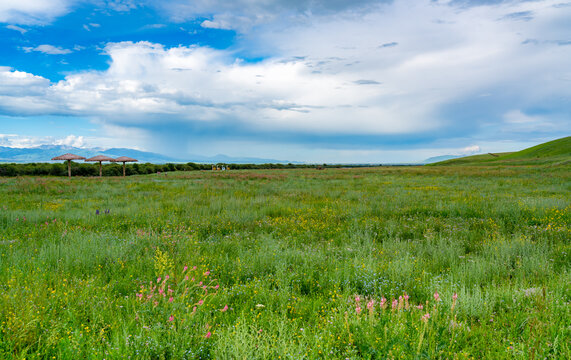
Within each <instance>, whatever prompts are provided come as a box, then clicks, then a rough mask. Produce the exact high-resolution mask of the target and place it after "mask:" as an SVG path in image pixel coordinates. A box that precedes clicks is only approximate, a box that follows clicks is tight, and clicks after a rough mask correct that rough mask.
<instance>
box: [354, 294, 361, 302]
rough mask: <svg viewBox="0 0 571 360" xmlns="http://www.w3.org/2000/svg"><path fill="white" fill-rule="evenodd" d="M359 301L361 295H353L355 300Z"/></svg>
mask: <svg viewBox="0 0 571 360" xmlns="http://www.w3.org/2000/svg"><path fill="white" fill-rule="evenodd" d="M360 301H361V297H360V296H359V295H355V302H356V303H359V302H360Z"/></svg>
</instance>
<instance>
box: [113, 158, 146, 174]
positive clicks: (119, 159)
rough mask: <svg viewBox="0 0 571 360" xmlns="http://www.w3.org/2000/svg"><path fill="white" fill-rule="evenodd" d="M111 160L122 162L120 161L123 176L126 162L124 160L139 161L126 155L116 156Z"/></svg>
mask: <svg viewBox="0 0 571 360" xmlns="http://www.w3.org/2000/svg"><path fill="white" fill-rule="evenodd" d="M111 161H113V162H122V163H123V176H125V163H126V162H135V161H139V160H137V159H133V158H130V157H128V156H120V157H118V158H117V159H113V160H111Z"/></svg>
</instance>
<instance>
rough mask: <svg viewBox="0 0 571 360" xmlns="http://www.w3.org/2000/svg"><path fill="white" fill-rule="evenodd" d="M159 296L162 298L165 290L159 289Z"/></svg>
mask: <svg viewBox="0 0 571 360" xmlns="http://www.w3.org/2000/svg"><path fill="white" fill-rule="evenodd" d="M159 294H161V295H162V296H163V297H164V296H165V290H164V289H159Z"/></svg>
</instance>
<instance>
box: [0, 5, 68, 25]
mask: <svg viewBox="0 0 571 360" xmlns="http://www.w3.org/2000/svg"><path fill="white" fill-rule="evenodd" d="M74 2H76V0H49V1H47V0H2V1H0V22H4V23H11V24H26V25H28V24H47V23H49V22H51V21H52V20H53V19H54V18H56V17H58V16H60V15H63V14H65V13H66V12H67V11H68V10H69V7H70V6H71V5H72V4H73V3H74Z"/></svg>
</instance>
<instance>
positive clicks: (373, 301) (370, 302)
mask: <svg viewBox="0 0 571 360" xmlns="http://www.w3.org/2000/svg"><path fill="white" fill-rule="evenodd" d="M374 308H375V300H374V299H371V301H369V302H368V303H367V309H369V312H373V310H374Z"/></svg>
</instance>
